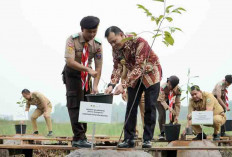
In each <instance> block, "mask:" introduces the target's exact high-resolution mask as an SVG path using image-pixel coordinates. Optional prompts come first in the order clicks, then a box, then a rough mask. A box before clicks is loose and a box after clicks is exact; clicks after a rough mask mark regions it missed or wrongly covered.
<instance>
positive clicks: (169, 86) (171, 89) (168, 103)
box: [157, 75, 181, 140]
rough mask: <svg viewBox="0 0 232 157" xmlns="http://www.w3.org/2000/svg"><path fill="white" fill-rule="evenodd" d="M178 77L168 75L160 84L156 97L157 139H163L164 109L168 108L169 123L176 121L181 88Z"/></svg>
mask: <svg viewBox="0 0 232 157" xmlns="http://www.w3.org/2000/svg"><path fill="white" fill-rule="evenodd" d="M178 84H179V78H178V77H177V76H175V75H173V76H170V77H169V78H168V79H167V82H166V83H164V84H162V85H161V88H160V93H159V97H158V100H157V101H158V105H157V110H158V112H159V118H158V120H159V128H160V135H159V140H164V137H165V134H164V127H163V125H164V124H165V122H166V110H169V112H170V114H169V118H171V119H170V123H178V117H179V114H180V104H181V102H180V97H181V88H180V87H179V86H178Z"/></svg>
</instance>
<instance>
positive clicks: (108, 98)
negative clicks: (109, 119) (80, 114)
mask: <svg viewBox="0 0 232 157" xmlns="http://www.w3.org/2000/svg"><path fill="white" fill-rule="evenodd" d="M85 96H86V97H87V101H88V102H98V103H108V104H112V103H113V95H112V94H104V93H99V94H87V95H85Z"/></svg>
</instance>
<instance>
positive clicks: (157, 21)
mask: <svg viewBox="0 0 232 157" xmlns="http://www.w3.org/2000/svg"><path fill="white" fill-rule="evenodd" d="M163 17H164V16H163V15H160V16H159V17H158V18H156V19H155V21H156V24H157V25H158V24H159V22H160V20H161V19H162V18H163Z"/></svg>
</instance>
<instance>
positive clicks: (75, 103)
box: [62, 66, 90, 141]
mask: <svg viewBox="0 0 232 157" xmlns="http://www.w3.org/2000/svg"><path fill="white" fill-rule="evenodd" d="M62 74H63V80H64V83H65V85H66V98H67V108H68V113H69V117H70V121H71V125H72V131H73V134H74V136H73V141H78V140H83V139H86V135H85V133H86V131H87V123H79V122H78V118H79V110H80V101H86V97H85V96H84V95H85V94H89V93H90V90H88V91H87V92H86V91H85V90H84V91H83V90H82V83H81V73H80V71H77V70H73V69H71V68H69V67H67V66H65V68H64V71H63V73H62Z"/></svg>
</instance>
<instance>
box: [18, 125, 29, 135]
mask: <svg viewBox="0 0 232 157" xmlns="http://www.w3.org/2000/svg"><path fill="white" fill-rule="evenodd" d="M26 128H27V126H26V125H25V124H16V125H15V131H16V134H25V133H26Z"/></svg>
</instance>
